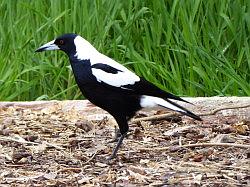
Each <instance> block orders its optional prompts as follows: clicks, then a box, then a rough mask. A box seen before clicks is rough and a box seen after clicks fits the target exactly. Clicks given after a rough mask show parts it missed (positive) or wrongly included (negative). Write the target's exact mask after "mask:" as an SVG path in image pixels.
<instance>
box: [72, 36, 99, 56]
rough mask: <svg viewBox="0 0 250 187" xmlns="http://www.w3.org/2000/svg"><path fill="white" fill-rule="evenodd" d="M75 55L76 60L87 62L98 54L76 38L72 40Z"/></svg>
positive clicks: (78, 37) (87, 44) (86, 42)
mask: <svg viewBox="0 0 250 187" xmlns="http://www.w3.org/2000/svg"><path fill="white" fill-rule="evenodd" d="M74 43H75V48H76V49H75V54H74V57H75V58H76V59H78V60H88V59H91V58H93V57H95V56H96V55H97V54H98V53H99V52H98V51H97V50H96V49H95V48H94V47H93V46H92V45H91V44H90V43H89V42H88V41H87V40H85V39H84V38H82V37H81V36H77V37H76V38H75V40H74Z"/></svg>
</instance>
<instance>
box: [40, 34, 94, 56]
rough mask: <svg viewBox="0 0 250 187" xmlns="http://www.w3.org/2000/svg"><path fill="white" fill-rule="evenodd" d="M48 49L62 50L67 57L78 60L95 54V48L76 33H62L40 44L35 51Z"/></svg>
mask: <svg viewBox="0 0 250 187" xmlns="http://www.w3.org/2000/svg"><path fill="white" fill-rule="evenodd" d="M48 50H61V51H64V52H65V53H66V54H67V55H68V56H69V58H76V59H78V60H83V59H90V58H91V57H93V56H97V53H98V52H97V50H96V49H95V48H94V47H93V46H92V45H91V44H90V43H89V42H88V41H87V40H85V39H84V38H82V37H81V36H79V35H77V34H72V33H70V34H64V35H62V36H59V37H57V38H56V39H54V40H52V41H50V42H48V43H46V44H44V45H42V46H41V47H39V48H38V49H37V50H36V51H35V52H42V51H48Z"/></svg>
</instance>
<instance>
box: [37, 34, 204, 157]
mask: <svg viewBox="0 0 250 187" xmlns="http://www.w3.org/2000/svg"><path fill="white" fill-rule="evenodd" d="M48 50H61V51H63V52H65V53H66V54H67V56H68V58H69V61H70V64H71V67H72V71H73V74H74V77H75V81H76V83H77V85H78V87H79V89H80V91H81V92H82V94H83V95H84V96H85V97H86V98H87V99H88V100H89V101H90V102H91V103H93V104H94V105H96V106H98V107H100V108H102V109H103V110H105V111H107V112H108V113H109V114H111V115H112V116H113V117H114V119H115V120H116V122H117V124H118V126H119V131H120V137H119V138H118V141H117V144H116V146H115V147H114V149H113V151H112V154H111V156H110V157H109V158H108V159H109V160H111V159H113V158H115V157H116V156H117V152H118V150H119V148H120V146H121V144H122V142H123V139H124V138H125V137H126V134H127V133H128V130H129V125H128V121H129V120H130V119H131V118H132V117H134V115H135V113H136V112H137V111H138V110H140V109H142V108H148V107H156V106H161V107H164V108H166V109H170V110H172V111H176V112H179V113H181V114H183V115H186V116H189V117H191V118H193V119H195V120H199V121H202V119H201V118H200V117H199V116H198V115H196V114H194V113H192V112H190V111H189V110H187V109H186V108H184V107H182V106H181V105H179V104H177V103H176V102H174V100H175V101H182V102H186V103H189V102H188V101H186V100H184V99H182V98H180V97H178V96H176V95H174V94H171V93H169V92H166V91H164V90H162V89H160V88H159V87H157V86H155V85H154V84H152V83H150V82H149V81H147V80H146V79H144V78H143V77H140V76H138V75H136V74H135V73H134V72H132V71H130V70H129V69H128V68H126V67H125V66H123V65H122V64H120V63H118V62H116V61H115V60H113V59H112V58H109V57H108V56H106V55H104V54H102V53H101V52H99V51H98V50H97V49H96V48H95V47H94V46H93V45H91V44H90V43H89V42H88V41H87V40H85V39H84V38H83V37H81V36H80V35H78V34H75V33H67V34H63V35H61V36H59V37H57V38H55V39H54V40H52V41H50V42H48V43H46V44H44V45H42V46H41V47H39V48H38V49H36V51H35V52H42V51H48Z"/></svg>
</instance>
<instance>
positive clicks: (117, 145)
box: [108, 132, 127, 160]
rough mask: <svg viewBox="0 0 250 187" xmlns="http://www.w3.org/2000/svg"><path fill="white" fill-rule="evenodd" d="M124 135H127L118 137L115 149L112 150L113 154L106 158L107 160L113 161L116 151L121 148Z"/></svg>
mask: <svg viewBox="0 0 250 187" xmlns="http://www.w3.org/2000/svg"><path fill="white" fill-rule="evenodd" d="M126 135H127V132H126V133H124V134H121V136H120V138H119V140H118V142H117V144H116V146H115V148H114V149H113V152H112V154H111V156H110V157H109V158H108V160H111V159H113V158H115V157H116V154H117V151H118V150H119V148H120V147H121V145H122V142H123V139H124V138H125V136H126Z"/></svg>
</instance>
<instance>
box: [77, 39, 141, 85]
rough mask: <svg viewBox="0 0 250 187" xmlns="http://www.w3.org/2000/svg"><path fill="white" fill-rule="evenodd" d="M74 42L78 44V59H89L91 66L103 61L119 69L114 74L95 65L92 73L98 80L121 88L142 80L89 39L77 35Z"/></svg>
mask: <svg viewBox="0 0 250 187" xmlns="http://www.w3.org/2000/svg"><path fill="white" fill-rule="evenodd" d="M74 43H75V46H76V54H75V57H76V58H77V59H79V60H86V59H89V60H90V64H91V66H92V65H94V64H98V63H103V64H107V65H109V66H111V67H113V68H115V69H117V70H119V71H118V73H116V74H112V73H108V72H105V71H103V70H101V69H97V68H94V67H93V68H92V73H93V75H94V76H95V77H96V79H97V81H99V82H104V83H106V84H108V85H111V86H115V87H121V88H122V86H126V85H129V84H130V85H131V84H132V85H133V84H134V83H135V82H137V81H140V78H139V77H138V76H137V75H136V74H134V73H133V72H131V71H129V70H128V69H127V68H126V67H124V66H123V65H121V64H119V63H118V62H116V61H114V60H113V59H111V58H109V57H107V56H105V55H103V54H102V53H100V52H98V51H97V50H96V49H95V48H94V47H93V46H92V45H91V44H90V43H89V42H88V41H87V40H85V39H84V38H82V37H81V36H77V37H76V38H75V40H74ZM123 89H125V88H123Z"/></svg>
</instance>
